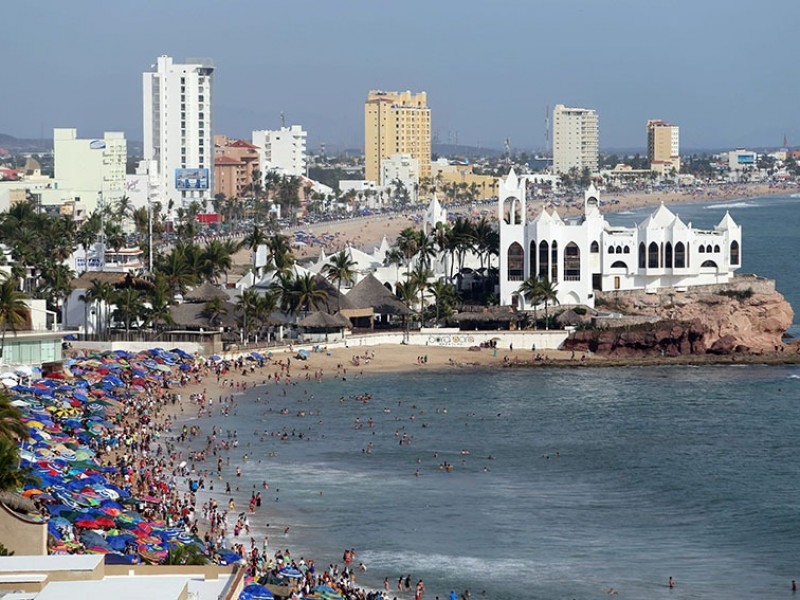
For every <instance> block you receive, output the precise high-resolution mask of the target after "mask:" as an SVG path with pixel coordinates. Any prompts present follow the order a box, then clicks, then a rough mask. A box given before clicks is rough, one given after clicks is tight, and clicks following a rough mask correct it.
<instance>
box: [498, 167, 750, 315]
mask: <svg viewBox="0 0 800 600" xmlns="http://www.w3.org/2000/svg"><path fill="white" fill-rule="evenodd" d="M526 185H527V181H526V178H525V177H522V178H518V177H517V176H516V174H515V173H514V172H513V171H511V173H509V175H508V177H507V178H506V179H505V180H501V182H500V196H499V200H498V216H499V224H500V225H499V227H500V303H501V304H504V305H516V306H518V307H520V308H527V307H529V306H530V305H529V304H527V303H526V302H525V301H524V299H523V298H522V297H521V294H519V292H518V290H519V287H520V285H521V284H522V282H523V281H524V280H525V279H527V278H528V277H530V276H537V277H540V278H542V279H547V280H549V281H550V282H552V283H554V284H555V286H556V291H557V295H558V301H559V303H560V304H567V305H574V304H583V305H587V306H594V292H595V290H599V291H604V292H605V291H613V290H634V289H645V290H656V289H659V288H673V289H675V290H676V291H680V290H682V289H684V288H686V287H689V286H693V285H708V284H717V283H726V282H729V281H730V280H731V279H732V278H733V275H734V272H735V271H736V270H737V269H738V268H739V267H740V266H741V259H742V246H741V244H742V230H741V226H739V225H737V224H736V223H735V222H734V220H733V219H732V218H731V216H730V215H729V214H727V213H726V215H725V217H724V218H723V219H722V220H721V221H720V223H719V224H718V225H717V226H716V227H714V228H713V229H710V230H701V229H693V228H692V226H691V223H689V224H688V225H687V224H686V223H684V222H683V221H682V220H681V219H680V217H678V216H677V215H675V214H674V213H673V212H671V211H670V210H669V209H668V208H667V207H666V206H664V205H663V204H662V205H661V206H660V207H659V208H658V209H656V210H655V211H654V212H653V213H652V214H651V215H650V216H649V217H648V218H647V219H645V220H644V221H643V222H642V223H640V224H639V225H637V226H636V227H616V226H612V225H610V224H609V223H608V222H606V220H605V218H604V217H603V216H602V215H601V214H600V210H599V208H598V206H599V193H598V191H597V189H596V188H595V187H594V186H591V187H590V188H589V190H588V191H587V192H586V194H585V198H584V213H583V215H582V216H580V217H578V218H574V219H570V220H564V219H562V218H561V217H560V216H559V215H558V213H557V212H556V211H555V210H553V211H552V212H548V211H547V210H542V212H541V213H540V214H539V215H537V217H536V218H535V219H534V220H533V221H531V222H526V216H525V215H526V211H525V201H526V198H525V189H526Z"/></svg>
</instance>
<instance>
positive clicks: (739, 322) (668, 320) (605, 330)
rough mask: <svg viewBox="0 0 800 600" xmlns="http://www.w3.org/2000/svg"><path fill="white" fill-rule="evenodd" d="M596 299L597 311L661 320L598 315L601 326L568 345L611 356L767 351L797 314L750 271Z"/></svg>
mask: <svg viewBox="0 0 800 600" xmlns="http://www.w3.org/2000/svg"><path fill="white" fill-rule="evenodd" d="M596 301H597V308H598V309H599V310H604V311H610V312H614V313H621V314H622V315H628V316H635V317H638V318H642V319H646V318H649V319H658V320H657V321H656V322H651V323H642V324H635V325H627V326H623V327H613V326H612V327H605V326H604V325H603V323H604V321H605V322H606V323H607V324H608V325H613V324H614V319H613V318H612V319H608V320H604V319H602V318H599V319H596V321H595V323H596V324H597V329H595V330H584V331H576V332H575V333H574V334H573V335H572V336H570V339H569V340H567V342H566V344H565V347H566V348H567V349H571V350H572V349H574V350H576V351H578V350H591V351H593V352H598V353H602V354H608V355H645V354H654V353H663V354H667V355H677V354H703V353H714V354H729V353H732V352H769V351H773V350H775V348H776V346H777V347H779V346H780V345H781V343H782V336H783V334H784V333H785V331H786V330H787V329H788V328H789V326H790V325H791V324H792V319H793V317H794V311H793V310H792V307H791V305H790V304H789V303H788V302H787V301H786V299H785V298H784V297H783V295H782V294H780V293H779V292H778V291H777V290H776V289H775V282H774V281H771V280H768V279H762V278H759V277H754V276H752V275H750V276H739V277H735V278H734V279H733V281H732V282H731V283H729V284H723V285H707V286H697V287H690V288H685V291H677V290H672V289H662V290H658V291H657V292H656V293H652V292H650V293H648V292H645V291H642V290H635V291H625V292H600V293H598V294H597V298H596Z"/></svg>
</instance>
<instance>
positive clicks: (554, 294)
mask: <svg viewBox="0 0 800 600" xmlns="http://www.w3.org/2000/svg"><path fill="white" fill-rule="evenodd" d="M557 285H558V284H556V283H553V282H552V281H550V280H549V279H548V278H547V277H544V278H542V280H541V290H540V293H541V301H542V302H544V328H545V329H550V319H549V317H548V316H547V307H548V304H549V303H550V302H552V303H553V304H559V302H558V291H557V290H556V286H557Z"/></svg>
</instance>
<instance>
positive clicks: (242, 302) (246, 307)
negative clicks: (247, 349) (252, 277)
mask: <svg viewBox="0 0 800 600" xmlns="http://www.w3.org/2000/svg"><path fill="white" fill-rule="evenodd" d="M257 304H258V292H257V291H256V290H255V288H249V289H246V290H244V291H243V292H242V293H241V294H239V295H238V296H236V308H237V309H238V310H239V311H240V312H241V313H242V340H243V341H244V342H245V343H247V340H249V339H250V326H251V323H250V322H249V319H248V317H249V316H251V315H252V314H253V312H254V311H255V309H256V306H257Z"/></svg>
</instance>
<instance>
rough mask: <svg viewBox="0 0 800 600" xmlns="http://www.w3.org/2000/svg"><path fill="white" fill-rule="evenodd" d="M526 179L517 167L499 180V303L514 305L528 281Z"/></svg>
mask: <svg viewBox="0 0 800 600" xmlns="http://www.w3.org/2000/svg"><path fill="white" fill-rule="evenodd" d="M525 188H526V180H525V178H522V179H520V178H518V177H517V174H516V173H515V172H514V169H511V171H509V173H508V177H506V178H505V179H501V180H500V186H499V195H498V200H497V211H498V212H497V217H498V223H499V227H500V303H501V304H511V303H513V302H514V297H515V294H516V292H517V289H518V288H519V286H520V284H521V283H522V282H523V281H524V280H525V272H526V269H525V256H526V249H525Z"/></svg>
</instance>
